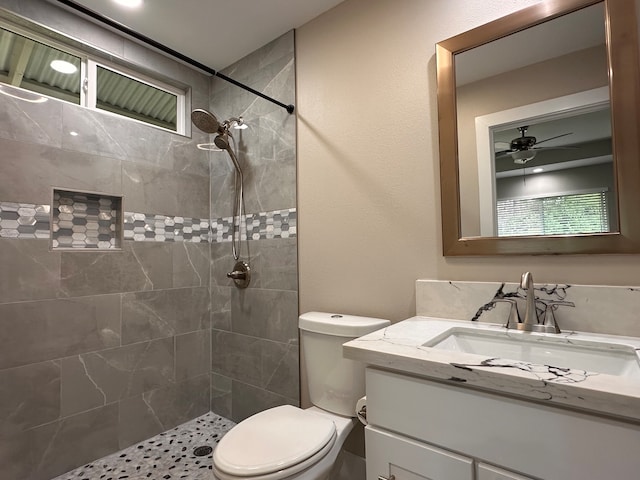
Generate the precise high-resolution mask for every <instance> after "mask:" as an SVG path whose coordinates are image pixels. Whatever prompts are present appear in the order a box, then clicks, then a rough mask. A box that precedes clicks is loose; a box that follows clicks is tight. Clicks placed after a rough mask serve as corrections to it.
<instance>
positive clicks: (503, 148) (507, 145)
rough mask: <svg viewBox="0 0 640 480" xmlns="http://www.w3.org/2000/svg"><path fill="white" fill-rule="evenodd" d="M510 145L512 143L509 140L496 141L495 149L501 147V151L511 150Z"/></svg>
mask: <svg viewBox="0 0 640 480" xmlns="http://www.w3.org/2000/svg"><path fill="white" fill-rule="evenodd" d="M510 145H511V144H510V143H509V142H496V143H494V144H493V149H494V150H498V149H499V150H500V151H504V152H506V151H509V150H511V148H510ZM496 153H497V152H496Z"/></svg>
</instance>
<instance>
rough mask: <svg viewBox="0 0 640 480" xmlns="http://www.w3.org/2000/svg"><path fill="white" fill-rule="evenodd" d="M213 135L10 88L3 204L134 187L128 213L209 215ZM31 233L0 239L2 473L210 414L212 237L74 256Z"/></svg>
mask: <svg viewBox="0 0 640 480" xmlns="http://www.w3.org/2000/svg"><path fill="white" fill-rule="evenodd" d="M2 3H3V5H2V6H3V7H5V8H8V9H10V10H13V11H14V12H16V13H18V14H21V15H25V16H27V17H29V18H32V19H33V20H35V21H37V22H40V23H42V24H47V25H49V26H51V27H52V28H56V29H57V30H60V31H64V32H66V33H69V34H72V35H73V36H75V37H76V38H78V39H84V40H86V41H87V42H91V43H93V44H95V45H96V46H97V47H101V48H104V49H106V50H108V51H110V52H112V53H113V54H114V55H116V56H119V57H122V58H128V59H134V60H139V61H140V62H141V63H142V64H143V66H144V67H145V68H148V69H151V70H155V71H158V72H161V73H162V74H163V75H166V76H167V77H170V78H173V79H176V80H178V81H180V82H183V83H188V84H190V85H192V86H193V91H192V96H193V98H194V101H197V100H198V99H200V100H199V101H206V99H208V96H209V83H210V81H209V78H207V77H205V76H204V75H200V74H198V73H196V72H194V71H193V70H190V69H188V68H186V67H184V66H182V65H179V64H178V63H176V62H172V61H170V60H167V59H164V58H163V57H160V56H158V55H157V54H156V53H153V52H150V51H144V49H143V48H142V47H140V46H138V45H133V44H131V43H130V42H129V41H127V40H123V39H122V38H119V37H117V36H116V35H114V34H113V33H112V32H108V31H106V30H102V29H100V28H98V27H97V26H96V25H94V24H91V23H88V22H85V21H84V20H81V19H80V18H79V17H75V16H73V15H71V14H69V13H68V12H66V11H64V10H62V9H60V8H57V7H56V6H54V5H52V4H51V3H49V2H46V1H44V0H32V1H29V2H24V1H13V0H8V1H4V2H2ZM0 13H1V12H0ZM4 88H7V87H4ZM71 130H75V131H76V132H78V133H79V135H78V136H71V135H69V133H68V132H69V131H71ZM205 141H207V139H206V136H205V135H204V134H201V133H200V132H198V131H194V132H193V136H192V137H184V136H180V135H176V134H172V133H168V132H166V131H163V130H160V129H157V128H154V127H150V126H146V125H143V124H139V123H136V122H133V121H130V120H128V119H124V118H120V117H117V116H114V115H110V114H107V113H104V112H93V111H90V110H87V109H85V108H82V107H78V106H75V105H71V104H66V103H63V102H60V101H57V100H52V99H50V100H48V101H47V102H45V103H42V104H32V103H27V102H23V101H20V100H18V99H15V98H11V97H9V96H6V95H0V152H1V153H0V159H1V162H0V201H3V202H15V204H25V205H27V207H25V208H27V209H28V208H30V207H29V206H33V208H34V209H35V206H39V205H50V203H51V198H52V192H53V189H54V187H55V188H57V189H62V190H73V191H88V192H103V193H105V194H107V195H113V196H116V197H117V196H123V206H124V208H125V210H126V211H128V212H152V213H154V214H157V215H163V216H167V217H169V216H170V217H175V216H182V217H188V218H197V219H200V218H201V219H205V220H206V222H207V223H208V219H209V208H210V207H209V183H210V177H209V173H210V172H209V159H208V158H206V157H203V156H202V155H201V151H200V150H198V149H197V148H196V144H197V143H203V142H205ZM3 205H6V204H3ZM23 213H25V216H24V219H25V221H27V222H28V221H29V219H28V218H27V217H29V215H28V213H29V212H27V211H26V210H25V211H24V212H23ZM13 216H15V214H14V213H12V212H11V211H10V210H9V209H7V211H5V210H4V208H3V212H2V214H1V215H0V218H2V219H6V222H5V220H2V221H3V222H5V223H6V225H5V226H8V227H14V225H13V223H12V218H13ZM32 218H33V219H34V220H37V218H39V217H37V214H36V215H33V216H32ZM42 220H43V223H46V222H44V219H42ZM17 228H18V229H19V227H17ZM207 228H208V227H207ZM2 230H4V231H5V234H7V233H8V232H9V233H8V235H11V233H10V231H11V228H6V229H5V228H3V229H2ZM23 230H24V229H23ZM16 231H17V230H16ZM35 232H38V235H36V234H35ZM35 232H34V233H33V234H32V238H28V237H25V236H21V237H20V238H10V237H8V236H5V235H4V234H0V266H1V271H0V477H1V478H3V479H4V478H7V479H21V480H48V479H51V478H53V477H55V476H57V475H59V474H61V473H64V472H66V471H68V470H71V469H73V468H75V467H77V466H79V465H82V464H84V463H86V462H89V461H91V460H94V459H97V458H100V457H102V456H104V455H107V454H110V453H113V452H114V451H117V450H118V449H121V448H124V447H126V446H128V445H131V444H132V443H135V442H138V441H140V440H142V439H144V438H148V437H149V436H152V435H155V434H157V433H159V432H161V431H164V430H167V429H169V428H172V427H174V426H176V425H178V424H180V423H183V422H185V421H187V420H189V419H191V418H194V417H196V416H199V415H201V414H204V413H206V412H207V411H209V409H210V395H211V375H210V370H211V367H210V366H211V360H210V356H211V353H210V352H211V342H210V337H211V323H210V322H211V321H212V320H211V318H210V317H211V316H210V307H209V305H210V293H209V287H210V282H209V263H210V251H209V249H210V245H209V243H207V241H206V240H207V238H206V237H205V242H203V243H195V242H182V241H177V242H134V241H129V240H127V241H125V242H124V243H123V245H122V251H119V252H118V251H113V252H105V251H90V252H86V251H82V252H69V251H52V250H51V249H50V248H49V242H50V239H49V238H48V237H49V236H48V235H46V236H45V235H41V234H42V233H43V232H41V231H40V230H38V229H37V228H36V229H35ZM30 234H31V233H30V232H26V235H30ZM45 237H46V238H45Z"/></svg>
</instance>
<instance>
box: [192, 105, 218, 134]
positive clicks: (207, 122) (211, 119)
mask: <svg viewBox="0 0 640 480" xmlns="http://www.w3.org/2000/svg"><path fill="white" fill-rule="evenodd" d="M191 121H192V122H193V124H194V125H195V126H196V127H198V128H199V129H200V130H202V131H203V132H204V133H223V132H224V129H223V128H222V126H221V125H220V122H218V119H217V118H216V117H215V115H214V114H213V113H211V112H209V111H207V110H203V109H202V108H196V109H195V110H194V111H192V112H191Z"/></svg>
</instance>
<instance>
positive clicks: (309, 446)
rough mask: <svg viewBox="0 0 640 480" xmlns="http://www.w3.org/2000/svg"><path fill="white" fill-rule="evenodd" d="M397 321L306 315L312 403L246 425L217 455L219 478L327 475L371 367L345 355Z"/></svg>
mask: <svg viewBox="0 0 640 480" xmlns="http://www.w3.org/2000/svg"><path fill="white" fill-rule="evenodd" d="M389 323H390V322H389V320H382V319H379V318H370V317H357V316H351V315H334V314H330V313H320V312H309V313H305V314H303V315H301V316H300V318H299V321H298V327H299V329H300V344H301V348H302V352H303V355H304V363H305V369H306V373H307V381H308V384H309V397H310V399H311V403H312V404H313V406H312V407H310V408H307V409H304V410H303V409H301V408H298V407H293V406H291V405H282V406H279V407H275V408H271V409H269V410H265V411H263V412H260V413H257V414H255V415H253V416H251V417H249V418H247V419H246V420H244V421H242V422H240V423H239V424H238V425H236V426H235V427H234V428H232V429H231V430H230V431H229V432H228V433H227V434H226V435H225V436H224V437H223V438H222V440H220V443H219V444H218V446H217V447H216V449H215V450H214V452H213V473H214V478H216V479H218V480H290V479H291V480H292V479H296V480H299V479H302V480H325V479H328V477H329V474H330V473H331V471H332V468H333V466H334V464H335V463H336V459H337V458H338V454H339V453H340V450H341V449H342V445H343V443H344V441H345V439H346V438H347V435H349V432H351V429H352V428H353V426H354V424H355V422H356V419H355V409H356V402H357V401H358V399H359V398H361V397H362V396H363V395H364V394H365V386H364V365H363V364H361V363H359V362H355V361H353V360H348V359H345V358H343V357H342V344H343V343H345V342H348V341H349V340H352V339H354V338H358V337H361V336H362V335H366V334H367V333H371V332H374V331H376V330H379V329H381V328H384V327H386V326H388V325H389Z"/></svg>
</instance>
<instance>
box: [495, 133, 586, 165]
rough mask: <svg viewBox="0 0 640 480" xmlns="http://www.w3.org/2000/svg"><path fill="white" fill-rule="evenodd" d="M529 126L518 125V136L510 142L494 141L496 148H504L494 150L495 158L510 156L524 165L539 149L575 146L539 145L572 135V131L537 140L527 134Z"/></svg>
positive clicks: (515, 161)
mask: <svg viewBox="0 0 640 480" xmlns="http://www.w3.org/2000/svg"><path fill="white" fill-rule="evenodd" d="M528 128H529V126H528V125H525V126H522V127H518V131H519V132H520V136H519V137H516V138H514V139H513V140H511V142H510V143H508V144H507V143H506V142H496V144H495V146H496V148H505V146H506V149H505V150H499V151H496V152H495V156H496V159H498V158H504V157H511V158H512V159H513V163H517V164H520V165H524V164H525V163H527V162H528V161H530V160H533V159H534V158H535V156H536V155H537V153H538V151H540V150H555V149H569V148H576V147H568V146H556V147H539V146H538V145H540V144H541V143H544V142H548V141H550V140H555V139H556V138H560V137H566V136H567V135H572V134H573V132H568V133H563V134H561V135H556V136H554V137H549V138H545V139H544V140H540V141H538V140H537V139H536V137H533V136H531V135H527V130H528Z"/></svg>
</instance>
